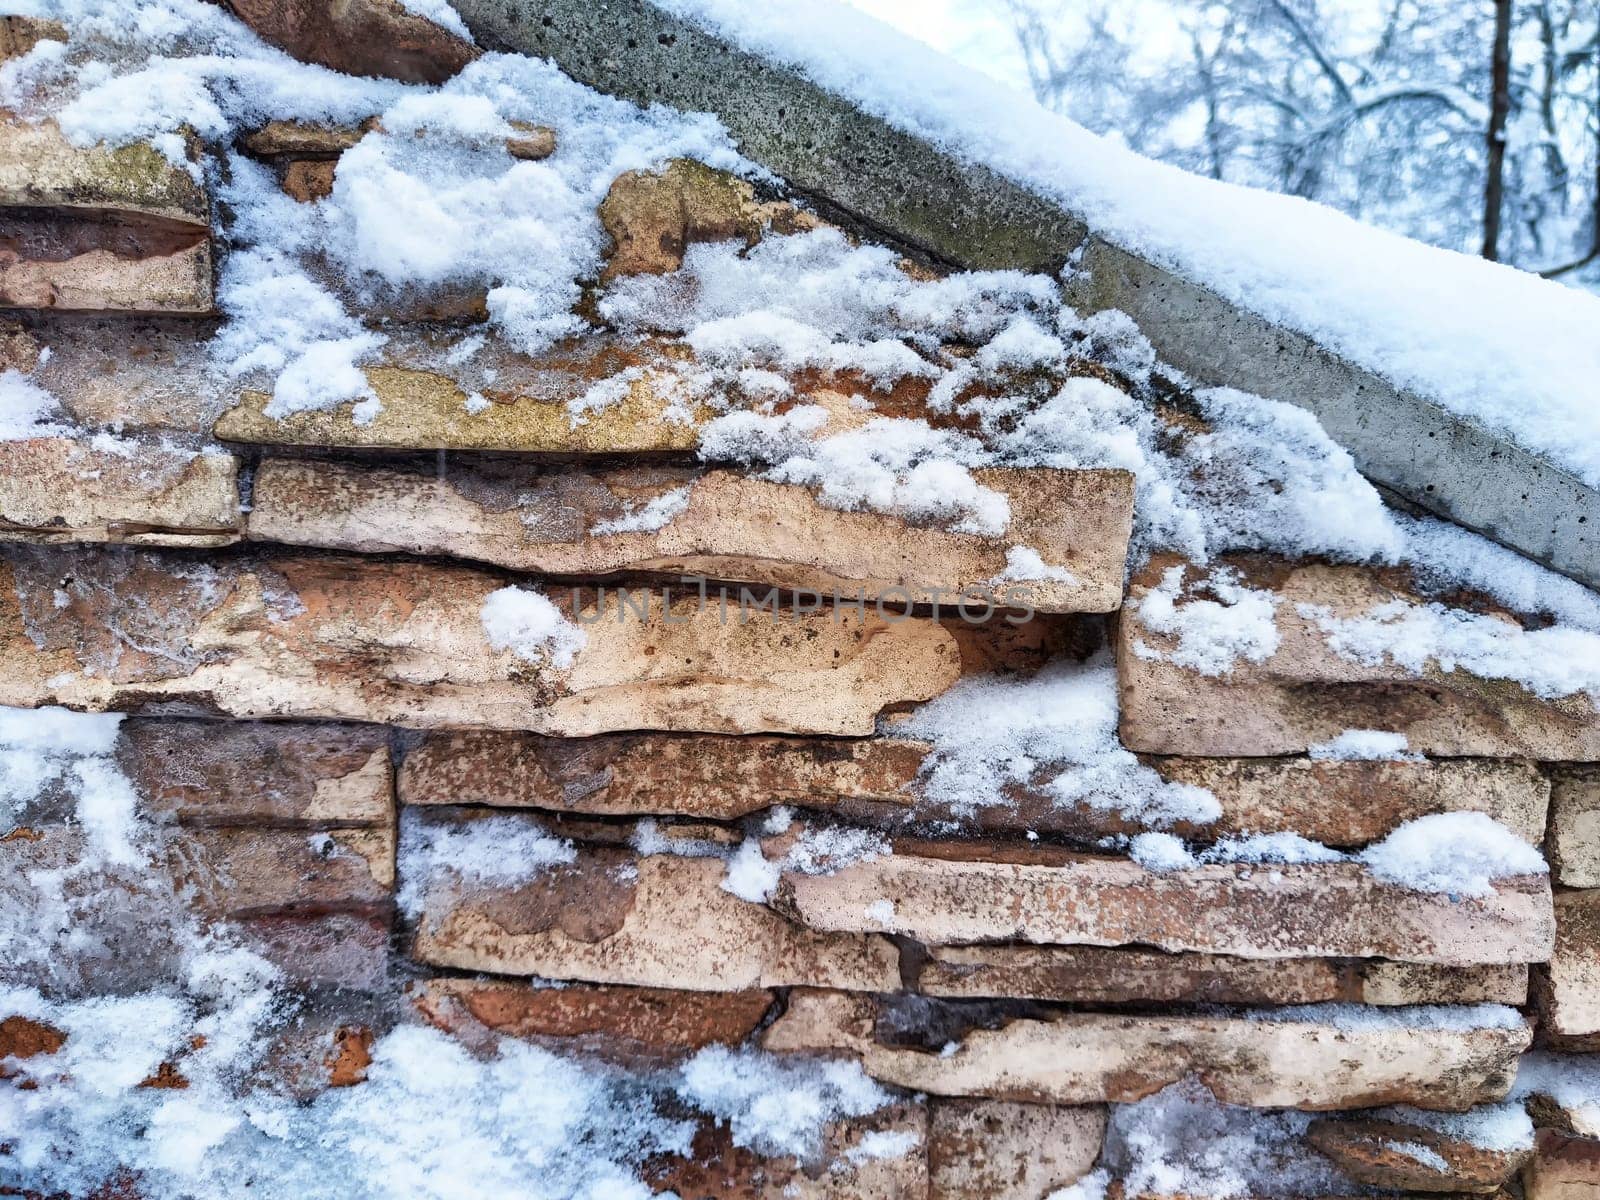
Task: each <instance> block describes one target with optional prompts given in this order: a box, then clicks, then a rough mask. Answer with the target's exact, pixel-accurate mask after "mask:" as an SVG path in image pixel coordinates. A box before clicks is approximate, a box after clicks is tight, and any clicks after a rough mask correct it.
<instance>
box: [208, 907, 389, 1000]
mask: <svg viewBox="0 0 1600 1200" xmlns="http://www.w3.org/2000/svg"><path fill="white" fill-rule="evenodd" d="M228 928H229V930H230V932H231V933H232V935H233V936H234V937H235V938H236V939H237V940H238V941H240V942H241V943H242V944H243V945H245V946H247V947H248V948H249V949H251V950H254V951H255V952H256V953H257V954H259V955H261V957H262V958H264V959H266V960H267V961H268V962H270V963H272V964H273V965H274V966H276V967H278V969H279V970H281V971H282V972H283V973H284V976H285V978H287V979H288V980H289V981H290V982H291V983H293V984H298V985H301V986H310V987H332V988H352V989H359V990H364V991H369V992H378V991H383V990H386V989H387V988H388V987H389V986H392V984H391V981H390V979H389V975H388V971H389V940H390V936H391V931H390V926H389V918H388V915H387V914H374V913H363V912H315V911H311V912H307V911H297V912H296V911H291V912H277V913H267V914H263V915H261V916H254V917H235V918H230V919H229V921H228Z"/></svg>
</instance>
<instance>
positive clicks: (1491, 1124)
mask: <svg viewBox="0 0 1600 1200" xmlns="http://www.w3.org/2000/svg"><path fill="white" fill-rule="evenodd" d="M1366 1115H1368V1116H1370V1117H1371V1118H1372V1119H1373V1120H1376V1121H1397V1122H1400V1123H1401V1124H1405V1125H1417V1126H1420V1127H1422V1128H1423V1129H1431V1130H1433V1131H1434V1132H1435V1133H1438V1134H1441V1135H1443V1136H1444V1137H1447V1138H1450V1139H1451V1140H1453V1141H1460V1142H1467V1143H1469V1144H1470V1145H1473V1146H1476V1147H1477V1148H1478V1149H1480V1150H1493V1151H1498V1152H1501V1153H1512V1152H1515V1151H1518V1150H1529V1149H1532V1147H1533V1121H1532V1119H1531V1118H1530V1117H1529V1116H1528V1112H1527V1109H1525V1108H1524V1107H1523V1106H1522V1105H1521V1104H1520V1103H1517V1102H1514V1101H1510V1100H1507V1101H1505V1102H1503V1103H1500V1104H1479V1105H1475V1106H1474V1107H1473V1108H1471V1109H1468V1110H1467V1111H1466V1112H1464V1113H1446V1112H1431V1111H1429V1110H1427V1109H1421V1108H1412V1107H1410V1106H1409V1105H1404V1104H1397V1105H1395V1106H1393V1107H1391V1108H1380V1109H1375V1110H1373V1111H1372V1112H1371V1113H1369V1114H1366Z"/></svg>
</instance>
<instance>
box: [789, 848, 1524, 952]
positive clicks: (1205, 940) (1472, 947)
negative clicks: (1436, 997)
mask: <svg viewBox="0 0 1600 1200" xmlns="http://www.w3.org/2000/svg"><path fill="white" fill-rule="evenodd" d="M930 853H934V854H938V855H940V857H930V856H929V854H930ZM981 853H982V851H981V848H976V847H973V846H960V845H951V844H939V843H915V844H897V845H896V852H895V853H894V854H893V855H889V856H885V857H880V858H877V859H873V860H871V861H865V862H860V863H855V864H852V865H849V866H846V867H844V868H842V869H841V870H839V871H837V872H835V873H834V874H831V875H804V874H800V873H797V872H786V873H785V874H784V875H783V878H782V881H781V883H780V885H779V887H778V891H777V894H776V895H775V896H774V899H773V904H774V906H775V907H777V908H778V909H779V910H780V911H783V912H786V913H789V914H790V915H792V916H794V917H795V918H796V919H797V920H799V921H802V922H803V923H805V924H806V925H808V926H810V927H812V928H814V929H822V930H832V931H857V932H880V931H882V932H893V933H903V934H906V935H908V936H910V937H914V938H916V939H918V940H919V941H922V942H924V943H927V944H930V945H942V944H952V943H962V942H982V941H1013V940H1014V941H1024V942H1034V943H1046V944H1049V943H1055V944H1067V945H1088V946H1119V945H1131V944H1139V945H1146V946H1155V947H1159V948H1161V949H1164V950H1198V951H1203V952H1206V953H1214V954H1235V955H1240V956H1242V957H1246V958H1270V959H1284V958H1289V959H1294V958H1308V957H1311V958H1321V957H1351V958H1392V959H1397V960H1401V961H1407V962H1429V963H1438V964H1441V965H1455V966H1469V965H1473V964H1477V963H1487V964H1504V963H1517V962H1542V961H1544V960H1545V959H1546V958H1547V957H1548V956H1549V954H1550V949H1551V945H1552V939H1553V936H1554V929H1553V928H1552V920H1551V911H1550V884H1549V880H1548V879H1547V878H1546V877H1545V876H1543V875H1539V876H1527V877H1519V878H1513V879H1503V880H1500V881H1499V883H1498V885H1497V887H1496V889H1495V891H1494V892H1493V893H1492V894H1491V895H1489V896H1486V897H1483V898H1481V899H1472V898H1462V899H1459V900H1453V899H1452V898H1451V897H1449V896H1446V895H1441V894H1434V893H1428V892H1417V891H1413V890H1411V889H1409V888H1405V887H1402V886H1399V885H1397V884H1389V883H1383V882H1381V881H1379V880H1377V879H1375V878H1374V877H1373V876H1372V875H1370V874H1369V873H1368V872H1367V871H1366V870H1365V869H1364V868H1362V867H1360V866H1358V865H1356V864H1353V863H1326V864H1300V865H1286V866H1278V867H1263V866H1260V865H1254V864H1218V865H1211V866H1203V867H1197V868H1194V869H1191V870H1183V871H1173V872H1170V873H1157V872H1153V871H1148V870H1146V869H1145V868H1144V867H1141V866H1140V865H1138V864H1137V863H1135V862H1132V861H1129V860H1126V859H1114V858H1093V857H1088V856H1085V855H1076V854H1070V853H1066V852H1061V851H1054V850H1043V849H1041V850H1032V849H1029V850H1026V851H1023V850H1004V851H996V852H994V853H993V854H991V855H989V856H988V858H987V860H985V859H984V858H983V857H980V854H981ZM1008 858H1009V859H1011V860H1012V861H1004V860H1005V859H1008Z"/></svg>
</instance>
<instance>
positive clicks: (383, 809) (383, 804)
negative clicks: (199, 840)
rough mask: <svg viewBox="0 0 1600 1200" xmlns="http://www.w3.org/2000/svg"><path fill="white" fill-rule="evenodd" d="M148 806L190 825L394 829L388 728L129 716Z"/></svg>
mask: <svg viewBox="0 0 1600 1200" xmlns="http://www.w3.org/2000/svg"><path fill="white" fill-rule="evenodd" d="M117 757H118V762H119V764H120V765H121V767H122V769H123V770H124V771H125V772H126V773H127V775H128V778H129V779H131V780H132V781H133V783H134V785H135V786H136V787H137V788H138V790H139V797H140V807H141V808H142V810H143V811H145V812H147V813H149V814H151V815H159V816H162V817H170V818H172V819H173V820H176V821H177V822H179V823H180V824H184V825H235V826H241V825H242V826H249V825H274V826H280V827H281V826H288V825H298V826H303V827H306V828H310V829H325V828H333V827H338V826H374V827H384V828H387V827H388V826H389V824H390V823H391V822H392V821H393V818H394V797H393V772H392V771H391V769H390V766H389V737H388V734H387V732H386V731H385V730H382V729H375V728H372V727H371V726H360V725H328V724H314V725H300V724H295V723H293V722H259V723H258V722H237V723H235V722H221V721H219V722H199V721H168V720H148V719H137V718H136V719H133V720H128V721H124V722H123V724H122V729H121V737H120V739H119V740H118V743H117Z"/></svg>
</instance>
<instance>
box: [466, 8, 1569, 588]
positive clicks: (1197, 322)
mask: <svg viewBox="0 0 1600 1200" xmlns="http://www.w3.org/2000/svg"><path fill="white" fill-rule="evenodd" d="M455 7H456V10H457V11H458V12H459V13H460V14H461V16H462V18H463V19H464V20H465V21H466V23H467V25H468V27H469V28H470V29H471V30H472V33H473V36H474V37H475V38H477V40H478V41H479V42H480V44H483V45H487V46H490V47H499V48H506V49H512V50H517V51H521V52H523V53H526V54H533V55H538V56H541V57H545V58H549V59H551V60H552V61H553V62H555V63H556V64H557V65H558V66H559V67H561V69H562V70H564V71H565V72H567V73H568V74H569V75H571V76H573V77H574V78H575V79H579V80H581V81H582V82H584V83H586V84H589V85H590V86H591V87H594V88H596V89H598V90H600V91H603V92H606V93H609V94H611V95H614V96H620V97H623V98H625V99H629V100H633V101H636V102H638V103H650V102H655V101H659V102H663V103H667V104H671V105H674V106H676V107H678V108H683V109H690V110H696V111H703V112H711V113H715V114H716V115H717V116H718V117H720V118H721V119H722V121H723V123H724V124H725V125H726V126H727V127H728V129H729V131H730V132H731V133H732V135H733V138H734V140H735V142H736V143H737V144H738V146H739V148H740V150H741V151H742V152H743V153H744V154H745V155H746V156H747V157H749V158H751V159H753V160H754V161H756V162H759V163H761V164H762V165H763V166H765V167H767V168H768V169H769V170H771V171H772V172H773V173H774V174H776V175H779V176H781V177H782V178H783V179H785V180H787V181H788V182H789V183H790V184H791V185H792V186H793V187H794V188H796V189H797V190H798V191H800V192H801V193H804V194H806V195H808V196H811V197H813V198H815V199H816V200H817V201H818V202H819V204H820V205H821V206H822V207H823V208H824V209H825V210H828V211H829V212H830V215H842V216H843V217H845V218H847V219H849V220H851V221H854V222H855V223H858V224H859V225H861V226H863V227H865V228H866V229H867V230H869V231H871V232H873V233H875V234H877V235H879V236H882V237H887V238H888V239H890V240H892V241H896V242H899V243H902V244H904V245H906V246H908V247H910V248H912V249H915V250H918V251H920V252H921V253H923V254H925V255H927V256H928V257H930V258H932V259H934V260H936V261H939V262H943V263H947V264H950V265H954V266H958V267H966V268H975V269H992V268H1014V269H1018V270H1027V271H1046V272H1054V271H1057V270H1059V269H1060V267H1061V266H1062V265H1063V264H1064V263H1065V262H1066V260H1067V258H1068V256H1069V255H1071V254H1072V253H1073V252H1074V251H1077V250H1079V249H1080V248H1081V249H1082V251H1083V255H1082V259H1081V264H1080V265H1081V266H1082V267H1083V268H1085V269H1086V271H1085V274H1083V275H1081V276H1079V277H1077V278H1075V280H1074V281H1073V283H1072V284H1071V285H1070V286H1069V289H1068V298H1069V301H1070V302H1071V303H1072V304H1073V305H1074V306H1075V307H1077V308H1079V309H1080V310H1081V311H1085V312H1092V311H1097V310H1099V309H1104V308H1118V309H1121V310H1122V311H1124V312H1126V313H1127V314H1128V315H1130V316H1131V317H1133V319H1134V320H1135V321H1136V322H1138V324H1139V327H1140V329H1141V330H1143V331H1144V333H1145V336H1147V337H1148V338H1149V339H1150V341H1151V342H1152V343H1153V344H1154V345H1155V348H1156V351H1157V352H1158V353H1159V354H1160V355H1161V357H1162V358H1163V360H1165V361H1166V362H1168V363H1170V364H1171V365H1173V366H1175V367H1177V368H1178V369H1180V370H1182V371H1184V372H1185V373H1186V374H1188V375H1189V376H1190V377H1191V378H1192V379H1193V380H1195V381H1196V382H1197V383H1199V384H1202V385H1228V386H1231V387H1237V388H1240V389H1242V390H1244V391H1249V392H1255V393H1258V394H1261V395H1265V396H1271V397H1274V398H1277V399H1281V400H1286V401H1289V402H1291V403H1294V404H1297V405H1300V406H1301V407H1304V408H1307V409H1309V410H1310V411H1312V412H1314V413H1315V414H1316V415H1317V416H1318V418H1319V419H1320V420H1321V421H1322V423H1323V425H1324V426H1325V427H1326V428H1327V430H1328V432H1329V434H1330V435H1331V436H1332V437H1333V438H1334V439H1335V440H1337V441H1338V442H1339V443H1340V444H1341V445H1343V446H1345V447H1346V448H1347V449H1349V451H1350V453H1351V454H1352V455H1353V456H1354V458H1355V460H1356V464H1357V465H1358V466H1359V468H1360V469H1361V471H1362V472H1363V473H1364V474H1366V475H1367V476H1368V477H1369V478H1370V479H1372V480H1373V481H1374V482H1375V483H1378V484H1381V485H1382V486H1384V487H1386V488H1388V489H1390V490H1392V491H1393V492H1395V493H1397V494H1398V495H1400V496H1403V497H1405V498H1406V499H1408V500H1410V501H1412V502H1413V503H1415V504H1417V505H1419V506H1421V507H1422V508H1425V509H1427V510H1428V511H1430V512H1433V513H1437V514H1438V515H1439V516H1442V517H1445V518H1447V519H1449V520H1452V521H1455V522H1457V523H1459V524H1461V525H1464V526H1466V527H1467V528H1469V529H1473V530H1476V531H1478V532H1480V533H1483V534H1485V535H1487V536H1489V537H1491V538H1493V539H1494V540H1496V541H1498V542H1500V543H1501V544H1503V545H1506V546H1509V547H1510V548H1511V549H1513V550H1516V551H1518V552H1519V553H1521V554H1524V555H1526V556H1528V557H1529V558H1532V559H1534V560H1536V561H1538V562H1541V563H1544V564H1546V565H1548V566H1550V567H1553V568H1554V569H1555V570H1557V571H1560V572H1562V573H1563V574H1566V575H1569V576H1571V577H1572V578H1574V579H1577V580H1579V581H1580V582H1582V583H1585V584H1587V585H1589V586H1590V587H1597V588H1600V543H1597V536H1600V535H1597V532H1596V531H1597V530H1600V492H1597V491H1596V490H1595V489H1594V488H1591V487H1588V486H1587V485H1586V484H1584V483H1583V482H1582V481H1580V480H1579V479H1578V478H1577V477H1576V476H1574V475H1572V474H1571V473H1570V472H1567V471H1565V470H1562V469H1561V468H1559V467H1557V466H1555V465H1553V464H1551V463H1550V462H1548V461H1546V460H1545V459H1543V458H1541V457H1539V456H1538V455H1535V454H1533V453H1531V452H1530V451H1527V450H1524V449H1522V448H1521V447H1518V446H1516V445H1514V444H1512V443H1511V442H1510V441H1508V440H1507V439H1506V438H1505V437H1504V436H1503V435H1500V434H1497V433H1495V432H1492V431H1490V430H1487V429H1485V428H1483V427H1482V426H1480V425H1477V424H1476V423H1474V422H1470V421H1467V420H1464V419H1462V418H1460V417H1457V416H1455V415H1453V414H1451V413H1450V412H1448V411H1447V410H1446V409H1445V408H1444V407H1443V406H1442V405H1441V404H1439V403H1438V402H1437V401H1435V400H1433V399H1430V398H1428V397H1426V396H1423V395H1419V394H1417V393H1414V392H1410V391H1405V390H1402V389H1399V388H1396V387H1395V386H1394V385H1393V384H1391V383H1389V382H1388V381H1386V380H1384V379H1382V378H1380V377H1379V376H1378V375H1376V374H1374V373H1372V372H1371V371H1368V370H1366V369H1364V368H1362V367H1359V366H1357V365H1355V364H1353V363H1351V362H1349V361H1347V360H1345V359H1342V358H1340V357H1338V356H1337V355H1335V354H1333V353H1331V352H1330V351H1328V350H1327V349H1325V348H1324V347H1322V346H1319V345H1318V344H1317V343H1316V342H1314V341H1313V340H1311V339H1310V338H1308V337H1306V336H1304V335H1302V334H1299V333H1296V332H1294V331H1292V330H1286V329H1284V328H1282V327H1281V326H1277V325H1274V324H1272V323H1271V322H1269V321H1267V320H1266V319H1265V318H1263V317H1261V316H1259V315H1257V314H1255V313H1252V312H1250V311H1248V310H1246V309H1244V308H1241V307H1240V306H1238V305H1235V304H1233V303H1231V302H1230V301H1227V300H1225V299H1223V298H1222V297H1220V296H1218V295H1217V294H1215V293H1214V292H1212V291H1210V290H1208V289H1206V288H1204V287H1202V286H1200V285H1198V284H1196V283H1194V282H1192V281H1190V280H1187V279H1183V278H1181V277H1179V276H1176V275H1174V274H1173V273H1171V272H1170V271H1167V270H1166V269H1164V268H1162V267H1159V266H1156V265H1155V264H1153V263H1151V262H1148V261H1146V260H1144V259H1142V258H1140V257H1139V256H1137V255H1135V254H1132V253H1130V252H1129V251H1127V250H1125V249H1123V248H1120V247H1117V246H1115V245H1112V244H1110V243H1108V242H1105V241H1103V240H1101V239H1100V238H1098V237H1093V236H1090V235H1089V232H1088V227H1087V224H1086V222H1085V220H1084V219H1083V217H1082V216H1081V215H1080V214H1077V213H1073V212H1070V211H1068V210H1067V209H1066V208H1065V207H1063V206H1062V205H1060V204H1059V203H1057V202H1056V201H1054V200H1052V199H1050V198H1048V197H1045V196H1042V195H1039V194H1037V193H1035V192H1032V191H1030V190H1029V189H1027V188H1025V187H1023V186H1021V185H1019V184H1017V183H1015V182H1012V181H1011V180H1009V179H1006V178H1004V177H1002V176H1001V175H999V174H998V173H996V172H994V171H992V170H989V169H988V168H986V167H982V166H978V165H974V164H972V163H969V162H965V161H962V160H960V159H957V158H955V157H954V156H952V155H950V154H948V153H946V152H945V151H943V150H941V149H939V148H938V147H936V146H934V145H932V144H931V143H929V142H927V141H924V140H923V139H921V138H918V137H915V136H913V135H910V134H907V133H904V132H902V131H900V130H897V129H894V128H892V127H891V126H889V125H888V124H887V123H886V122H884V121H882V120H880V119H879V118H877V117H873V116H869V115H868V114H866V113H864V112H862V111H861V110H860V109H858V108H856V107H855V105H854V104H852V103H851V102H850V101H849V100H847V99H845V98H843V97H841V96H837V95H834V94H833V93H831V92H828V91H826V90H824V89H823V88H821V87H819V86H818V85H816V84H814V83H812V82H810V81H809V80H807V79H805V78H804V77H802V76H801V75H800V74H799V73H798V72H797V71H795V70H792V69H791V68H788V67H786V66H783V65H780V64H776V63H772V62H769V61H767V60H765V59H762V58H760V57H759V56H757V55H754V54H751V53H748V52H746V51H743V50H740V49H738V48H736V47H734V46H733V45H731V44H729V43H727V42H725V41H722V40H721V39H719V38H717V37H715V36H712V35H710V34H708V33H705V32H703V31H701V30H699V29H696V28H695V27H694V26H692V25H689V24H687V23H685V22H683V21H681V20H679V19H677V18H675V17H673V16H671V15H670V14H668V13H666V12H664V11H663V10H661V9H659V8H657V7H656V6H655V5H654V4H651V3H649V0H456V2H455ZM1529 352H1530V353H1535V352H1536V351H1535V350H1534V349H1532V348H1530V351H1529Z"/></svg>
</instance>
